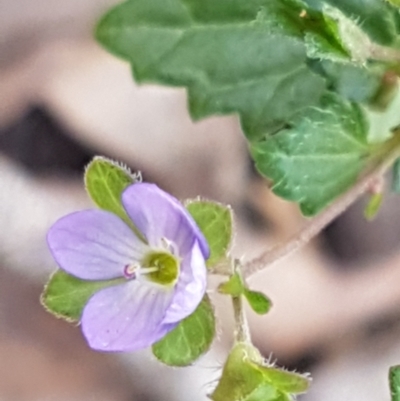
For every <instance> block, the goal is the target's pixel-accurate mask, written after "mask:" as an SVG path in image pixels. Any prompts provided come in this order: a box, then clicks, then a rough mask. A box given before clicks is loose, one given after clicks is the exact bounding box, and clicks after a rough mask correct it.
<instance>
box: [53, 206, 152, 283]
mask: <svg viewBox="0 0 400 401" xmlns="http://www.w3.org/2000/svg"><path fill="white" fill-rule="evenodd" d="M47 242H48V245H49V248H50V250H51V252H52V254H53V257H54V259H55V260H56V262H57V263H58V265H59V267H60V268H62V269H63V270H65V271H66V272H68V273H70V274H72V275H74V276H76V277H78V278H81V279H84V280H108V279H112V278H116V277H121V276H122V275H123V268H124V266H126V265H127V264H129V263H132V262H133V261H137V260H140V259H141V257H142V256H143V254H144V253H145V252H146V250H147V249H148V248H147V246H146V245H145V244H144V243H143V242H142V241H140V240H139V239H138V238H137V237H136V235H135V234H134V233H133V232H132V230H131V229H130V228H129V227H128V226H127V225H126V224H125V223H124V222H123V221H122V220H121V219H120V218H119V217H117V216H116V215H114V214H112V213H109V212H106V211H103V210H85V211H81V212H77V213H72V214H70V215H68V216H65V217H63V218H61V219H60V220H58V221H57V222H56V223H55V224H54V225H53V226H52V227H51V228H50V230H49V232H48V235H47Z"/></svg>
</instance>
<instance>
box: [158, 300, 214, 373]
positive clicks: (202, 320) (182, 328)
mask: <svg viewBox="0 0 400 401" xmlns="http://www.w3.org/2000/svg"><path fill="white" fill-rule="evenodd" d="M214 337H215V316H214V309H213V306H212V304H211V302H210V299H209V297H208V295H207V294H206V295H205V296H204V298H203V300H202V301H201V303H200V304H199V306H198V307H197V309H196V310H195V311H194V312H193V313H192V314H191V315H190V316H188V317H187V318H185V319H183V320H182V321H181V322H180V323H179V324H178V325H177V326H176V327H175V328H174V329H173V330H172V331H170V332H169V333H168V334H167V335H166V336H165V337H164V338H162V339H161V340H160V341H158V342H157V343H155V344H153V346H152V351H153V354H154V355H155V357H156V358H157V359H158V360H159V361H160V362H162V363H165V364H166V365H169V366H188V365H191V364H192V363H193V362H194V361H196V359H198V358H199V357H200V356H201V355H203V354H204V353H206V352H207V351H208V349H209V348H210V346H211V343H212V341H213V339H214Z"/></svg>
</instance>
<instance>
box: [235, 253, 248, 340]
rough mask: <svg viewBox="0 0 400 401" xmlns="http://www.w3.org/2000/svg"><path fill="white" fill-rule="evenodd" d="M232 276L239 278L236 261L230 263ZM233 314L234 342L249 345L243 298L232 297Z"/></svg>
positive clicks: (239, 265) (239, 266)
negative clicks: (235, 275) (236, 275)
mask: <svg viewBox="0 0 400 401" xmlns="http://www.w3.org/2000/svg"><path fill="white" fill-rule="evenodd" d="M232 274H238V275H239V277H241V263H240V261H239V260H238V259H234V260H233V262H232ZM232 305H233V314H234V318H235V341H236V342H238V343H248V344H251V337H250V329H249V324H248V322H247V318H246V313H245V310H244V303H243V296H242V295H238V296H232Z"/></svg>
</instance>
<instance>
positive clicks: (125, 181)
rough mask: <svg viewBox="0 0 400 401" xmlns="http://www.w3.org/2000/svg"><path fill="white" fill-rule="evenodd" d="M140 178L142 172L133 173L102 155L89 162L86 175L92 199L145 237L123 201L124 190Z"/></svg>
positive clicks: (86, 184) (85, 178)
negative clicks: (130, 216) (129, 215)
mask: <svg viewBox="0 0 400 401" xmlns="http://www.w3.org/2000/svg"><path fill="white" fill-rule="evenodd" d="M140 180H141V177H140V174H132V173H131V172H130V171H129V169H128V168H125V167H123V166H121V165H120V164H118V163H116V162H114V161H112V160H109V159H107V158H105V157H101V156H96V157H95V158H94V159H93V160H92V161H91V162H90V163H89V164H88V166H87V167H86V170H85V176H84V181H85V187H86V191H87V193H88V195H89V196H90V198H91V199H92V201H93V202H94V203H95V204H96V205H97V206H98V207H99V208H101V209H103V210H107V211H109V212H111V213H114V214H116V215H117V216H119V217H120V218H121V219H122V220H124V221H125V222H126V223H127V224H128V225H129V226H130V227H131V228H132V229H133V230H134V231H135V233H136V234H137V235H139V236H140V237H141V238H142V239H143V236H142V234H140V233H139V231H138V230H137V228H136V227H135V226H134V224H133V222H132V220H131V219H130V218H129V217H128V215H127V213H126V211H125V209H124V207H123V206H122V203H121V195H122V192H123V191H124V190H125V189H126V188H127V187H128V186H129V185H132V184H134V183H135V182H138V181H140Z"/></svg>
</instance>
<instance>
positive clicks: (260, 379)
mask: <svg viewBox="0 0 400 401" xmlns="http://www.w3.org/2000/svg"><path fill="white" fill-rule="evenodd" d="M309 384H310V380H309V379H308V378H307V377H305V376H303V375H300V374H297V373H293V372H288V371H285V370H281V369H278V368H275V367H271V366H267V365H265V364H264V361H263V359H262V357H261V355H260V353H259V352H258V350H257V349H255V348H254V347H253V346H252V345H250V344H244V343H238V344H236V345H235V347H234V348H233V349H232V351H231V353H230V354H229V356H228V359H227V361H226V363H225V365H224V369H223V371H222V377H221V379H220V381H219V383H218V385H217V387H216V389H215V390H214V392H213V393H212V394H211V395H210V398H211V399H212V400H213V401H227V400H229V401H286V400H290V399H292V395H293V394H299V393H303V392H305V391H306V390H307V389H308V387H309Z"/></svg>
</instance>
